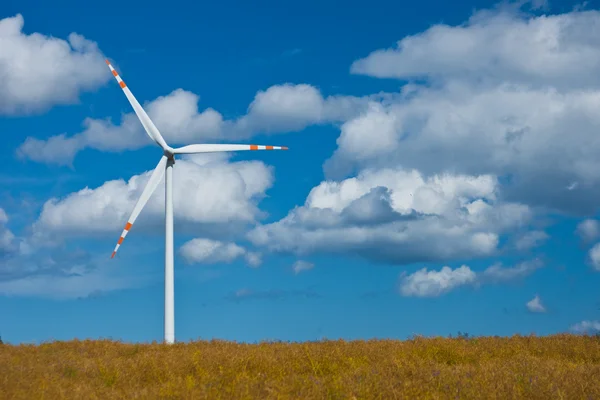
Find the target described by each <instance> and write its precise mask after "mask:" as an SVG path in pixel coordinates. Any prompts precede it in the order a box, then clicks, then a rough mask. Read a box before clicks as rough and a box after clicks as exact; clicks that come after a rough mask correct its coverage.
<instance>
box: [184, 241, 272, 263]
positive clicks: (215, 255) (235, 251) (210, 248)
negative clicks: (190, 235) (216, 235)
mask: <svg viewBox="0 0 600 400" xmlns="http://www.w3.org/2000/svg"><path fill="white" fill-rule="evenodd" d="M179 251H180V253H181V255H182V256H183V258H184V259H185V260H186V262H188V263H189V264H217V263H231V262H233V261H234V260H236V259H238V258H240V257H242V256H245V258H246V261H247V262H248V264H249V265H250V266H252V267H257V266H258V265H260V263H261V259H260V256H259V254H257V253H252V252H248V251H247V250H246V249H245V248H243V247H241V246H239V245H237V244H235V243H228V242H222V241H218V240H212V239H204V238H196V239H192V240H190V241H188V242H186V243H185V244H184V245H183V246H181V248H180V249H179Z"/></svg>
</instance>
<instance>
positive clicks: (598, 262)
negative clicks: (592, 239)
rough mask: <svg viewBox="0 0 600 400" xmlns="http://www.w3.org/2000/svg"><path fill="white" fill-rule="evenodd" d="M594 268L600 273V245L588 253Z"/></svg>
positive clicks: (597, 244)
mask: <svg viewBox="0 0 600 400" xmlns="http://www.w3.org/2000/svg"><path fill="white" fill-rule="evenodd" d="M588 256H589V258H590V261H591V262H592V267H593V268H594V269H595V270H596V271H600V243H596V244H595V245H594V247H592V248H591V249H590V251H589V252H588Z"/></svg>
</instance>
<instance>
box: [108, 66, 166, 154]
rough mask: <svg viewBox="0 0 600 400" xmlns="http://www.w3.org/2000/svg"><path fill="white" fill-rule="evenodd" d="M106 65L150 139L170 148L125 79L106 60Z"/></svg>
mask: <svg viewBox="0 0 600 400" xmlns="http://www.w3.org/2000/svg"><path fill="white" fill-rule="evenodd" d="M106 64H108V68H110V72H112V74H113V75H114V77H115V79H116V80H117V82H119V86H121V89H123V92H124V93H125V96H126V97H127V100H129V104H131V106H132V107H133V111H135V114H136V115H137V116H138V118H139V120H140V122H141V123H142V126H143V127H144V130H145V131H146V133H147V134H148V136H150V139H152V140H153V141H154V142H156V144H158V145H159V146H160V147H162V148H163V150H166V149H168V148H169V146H168V145H167V143H166V142H165V139H163V137H162V135H161V134H160V132H159V130H158V129H157V128H156V126H154V123H153V122H152V120H151V119H150V117H149V116H148V114H146V111H144V109H143V108H142V106H141V105H140V103H139V102H138V101H137V99H136V98H135V96H134V95H133V93H131V90H129V88H128V87H127V85H126V84H125V82H124V81H123V79H121V77H120V76H119V74H118V73H117V71H116V70H115V69H114V68H113V66H112V65H111V64H110V61H108V60H106Z"/></svg>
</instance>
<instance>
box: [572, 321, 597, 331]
mask: <svg viewBox="0 0 600 400" xmlns="http://www.w3.org/2000/svg"><path fill="white" fill-rule="evenodd" d="M571 330H572V331H573V332H575V333H584V334H589V333H592V334H593V333H597V332H600V321H581V322H579V323H576V324H575V325H573V326H572V327H571Z"/></svg>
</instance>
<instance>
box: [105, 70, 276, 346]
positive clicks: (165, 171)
mask: <svg viewBox="0 0 600 400" xmlns="http://www.w3.org/2000/svg"><path fill="white" fill-rule="evenodd" d="M106 64H108V67H109V68H110V71H111V72H112V74H113V75H114V76H115V78H116V79H117V82H119V86H121V89H123V92H125V96H127V100H129V103H130V104H131V106H132V107H133V110H134V111H135V113H136V115H137V116H138V118H139V120H140V122H141V123H142V126H143V127H144V130H145V131H146V133H147V134H148V136H150V139H152V140H153V141H154V142H155V143H156V144H157V145H159V146H160V147H161V149H162V150H163V156H162V157H161V159H160V161H159V162H158V165H157V166H156V168H155V169H154V172H152V175H151V176H150V180H149V181H148V183H147V184H146V187H145V188H144V191H143V192H142V195H141V196H140V198H139V199H138V201H137V203H136V205H135V207H134V208H133V212H132V213H131V215H130V217H129V219H128V220H127V224H125V229H123V233H121V237H120V238H119V241H118V242H117V246H116V247H115V250H114V251H113V253H112V256H111V258H113V257H114V256H115V254H116V253H117V250H119V247H120V246H121V244H122V243H123V240H124V239H125V236H127V233H128V232H129V230H130V229H131V227H132V226H133V223H134V222H135V220H136V218H137V217H138V216H139V215H140V212H141V211H142V209H143V208H144V206H145V205H146V203H147V202H148V199H150V196H151V195H152V193H154V190H155V189H156V187H157V186H158V184H159V183H160V181H161V180H162V178H163V176H165V320H164V324H165V331H164V340H165V342H166V343H168V344H171V343H174V342H175V298H174V294H175V288H174V286H175V285H174V273H173V265H174V256H173V165H174V164H175V156H176V155H178V154H198V153H216V152H224V151H242V150H287V147H281V146H259V145H255V144H192V145H188V146H183V147H178V148H173V147H171V146H169V145H168V144H167V143H166V142H165V140H164V139H163V137H162V135H161V134H160V132H159V131H158V129H157V128H156V126H154V123H153V122H152V120H151V119H150V117H149V116H148V114H146V112H145V111H144V109H143V108H142V106H141V105H140V103H138V101H137V100H136V98H135V97H134V96H133V94H132V93H131V90H129V88H128V87H127V85H125V82H123V80H122V79H121V77H120V76H119V74H118V73H117V71H116V70H115V69H114V68H113V66H112V65H111V64H110V61H108V60H106Z"/></svg>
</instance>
